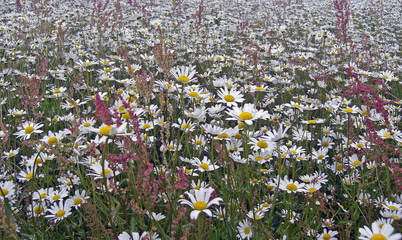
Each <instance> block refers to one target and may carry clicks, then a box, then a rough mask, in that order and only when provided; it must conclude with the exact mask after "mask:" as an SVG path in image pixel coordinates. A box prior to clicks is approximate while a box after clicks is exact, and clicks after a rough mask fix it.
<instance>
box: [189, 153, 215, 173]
mask: <svg viewBox="0 0 402 240" xmlns="http://www.w3.org/2000/svg"><path fill="white" fill-rule="evenodd" d="M191 164H192V165H193V166H195V167H198V171H200V172H205V171H207V172H208V171H214V170H216V169H218V168H219V165H215V164H213V163H212V162H211V160H210V159H208V158H207V157H206V156H204V158H203V159H202V161H201V160H200V159H198V158H194V159H193V160H192V161H191Z"/></svg>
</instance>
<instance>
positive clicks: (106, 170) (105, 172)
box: [101, 169, 110, 177]
mask: <svg viewBox="0 0 402 240" xmlns="http://www.w3.org/2000/svg"><path fill="white" fill-rule="evenodd" d="M108 174H110V170H109V169H105V170H104V171H103V172H102V173H101V176H102V177H103V175H108Z"/></svg>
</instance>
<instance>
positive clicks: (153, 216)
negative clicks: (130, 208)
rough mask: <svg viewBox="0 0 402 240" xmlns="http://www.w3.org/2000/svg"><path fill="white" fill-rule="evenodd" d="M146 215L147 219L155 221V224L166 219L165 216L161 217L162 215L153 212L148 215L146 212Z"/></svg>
mask: <svg viewBox="0 0 402 240" xmlns="http://www.w3.org/2000/svg"><path fill="white" fill-rule="evenodd" d="M147 215H148V217H149V218H151V219H153V220H155V221H157V222H159V221H161V220H163V219H165V218H166V216H165V215H163V214H162V213H155V212H151V213H149V212H147Z"/></svg>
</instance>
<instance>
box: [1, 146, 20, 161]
mask: <svg viewBox="0 0 402 240" xmlns="http://www.w3.org/2000/svg"><path fill="white" fill-rule="evenodd" d="M19 152H20V148H17V149H10V151H8V152H6V151H4V152H3V155H4V156H2V158H5V159H10V158H12V157H14V156H16V155H17V154H18V153H19Z"/></svg>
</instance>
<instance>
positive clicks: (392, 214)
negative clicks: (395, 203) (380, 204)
mask: <svg viewBox="0 0 402 240" xmlns="http://www.w3.org/2000/svg"><path fill="white" fill-rule="evenodd" d="M380 214H381V216H382V217H384V218H388V219H393V220H400V219H402V210H397V211H395V210H389V209H384V210H382V211H380Z"/></svg>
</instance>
